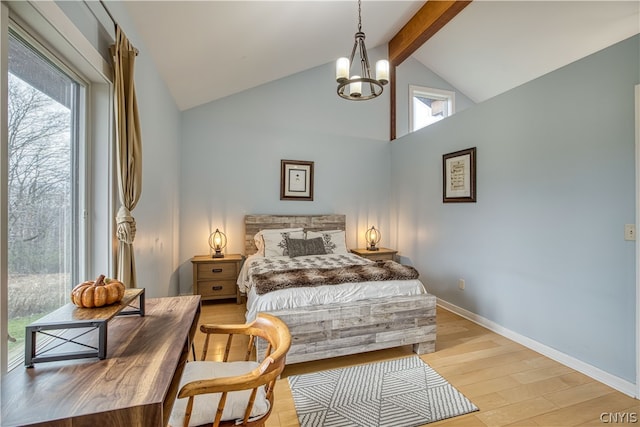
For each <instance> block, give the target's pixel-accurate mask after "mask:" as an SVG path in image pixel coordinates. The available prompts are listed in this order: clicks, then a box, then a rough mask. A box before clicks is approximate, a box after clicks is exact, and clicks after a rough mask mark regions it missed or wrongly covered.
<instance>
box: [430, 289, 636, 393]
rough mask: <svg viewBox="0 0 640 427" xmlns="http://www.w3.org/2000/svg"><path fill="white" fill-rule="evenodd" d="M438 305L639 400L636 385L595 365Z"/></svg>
mask: <svg viewBox="0 0 640 427" xmlns="http://www.w3.org/2000/svg"><path fill="white" fill-rule="evenodd" d="M437 304H438V305H439V306H440V307H442V308H444V309H445V310H448V311H451V312H452V313H455V314H457V315H459V316H461V317H464V318H465V319H467V320H470V321H472V322H473V323H476V324H478V325H480V326H482V327H485V328H487V329H489V330H490V331H492V332H495V333H496V334H498V335H502V336H503V337H505V338H509V339H510V340H512V341H515V342H517V343H518V344H521V345H523V346H525V347H527V348H530V349H531V350H533V351H536V352H538V353H540V354H542V355H544V356H546V357H548V358H550V359H553V360H555V361H556V362H558V363H562V364H563V365H565V366H568V367H569V368H571V369H575V370H576V371H578V372H581V373H583V374H585V375H587V376H589V377H591V378H593V379H594V380H596V381H600V382H601V383H603V384H606V385H608V386H609V387H611V388H614V389H616V390H618V391H619V392H621V393H624V394H626V395H627V396H631V397H633V398H636V399H638V396H637V395H636V390H637V387H636V385H635V384H633V383H631V382H629V381H627V380H624V379H622V378H620V377H617V376H615V375H612V374H610V373H608V372H605V371H603V370H602V369H600V368H596V367H595V366H593V365H590V364H588V363H585V362H583V361H581V360H578V359H576V358H575V357H572V356H569V355H567V354H565V353H562V352H560V351H558V350H555V349H553V348H551V347H548V346H546V345H544V344H541V343H539V342H538V341H535V340H532V339H531V338H527V337H525V336H523V335H520V334H518V333H516V332H513V331H512V330H510V329H507V328H505V327H503V326H501V325H499V324H497V323H495V322H493V321H491V320H489V319H486V318H484V317H482V316H479V315H477V314H475V313H473V312H471V311H469V310H466V309H464V308H461V307H458V306H457V305H454V304H451V303H449V302H447V301H444V300H442V299H440V298H438V301H437Z"/></svg>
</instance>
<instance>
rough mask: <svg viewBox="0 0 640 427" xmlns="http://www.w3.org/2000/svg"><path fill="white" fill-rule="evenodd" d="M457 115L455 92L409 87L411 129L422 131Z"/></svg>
mask: <svg viewBox="0 0 640 427" xmlns="http://www.w3.org/2000/svg"><path fill="white" fill-rule="evenodd" d="M453 113H455V92H451V91H448V90H441V89H431V88H427V87H420V86H409V129H410V130H411V132H413V131H416V130H418V129H422V128H423V127H425V126H428V125H430V124H432V123H435V122H437V121H440V120H442V119H444V118H445V117H449V116H450V115H452V114H453Z"/></svg>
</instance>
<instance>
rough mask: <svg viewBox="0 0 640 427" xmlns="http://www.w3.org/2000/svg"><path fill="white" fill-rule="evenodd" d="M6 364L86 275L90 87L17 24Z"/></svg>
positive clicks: (11, 63) (11, 59)
mask: <svg viewBox="0 0 640 427" xmlns="http://www.w3.org/2000/svg"><path fill="white" fill-rule="evenodd" d="M8 71H9V73H8V93H7V102H8V157H9V159H8V170H7V173H8V179H7V184H8V192H7V194H8V209H7V210H8V212H7V221H8V223H7V230H8V232H7V235H8V239H7V273H8V281H7V282H8V292H7V293H8V304H7V307H8V313H7V317H8V347H7V351H8V359H7V360H8V369H11V368H13V367H15V366H18V365H20V364H21V363H22V362H23V358H24V339H25V336H24V332H25V326H26V325H27V324H29V323H31V322H32V321H34V320H36V319H38V318H40V317H42V316H43V315H45V314H47V313H49V312H51V311H53V310H55V309H57V308H58V307H61V306H63V305H65V304H66V303H67V302H69V293H70V291H71V288H72V284H74V283H78V282H79V279H80V277H81V274H84V271H80V270H82V266H83V265H84V263H83V261H82V257H83V253H84V250H82V249H81V248H80V242H82V241H84V236H83V235H82V233H83V231H82V230H83V229H84V227H83V226H82V224H81V223H82V219H81V216H82V215H81V212H83V207H82V201H83V197H82V194H83V191H84V188H83V185H84V181H85V180H84V179H83V177H82V176H81V171H82V170H83V168H84V165H83V157H84V155H83V153H84V142H83V140H82V139H83V138H82V135H84V134H85V132H84V129H83V123H84V120H83V112H84V111H85V106H84V99H85V92H86V88H85V85H84V84H83V83H82V81H81V80H80V79H79V78H78V77H77V76H75V75H74V74H73V73H72V72H71V71H70V70H69V69H67V68H66V67H65V66H64V65H63V64H61V63H60V62H58V61H57V60H56V59H55V57H54V56H53V55H51V54H50V53H48V52H47V51H46V50H45V49H44V48H42V47H41V46H39V45H38V44H37V43H36V42H35V41H34V40H31V39H30V38H29V37H28V35H27V34H25V33H22V32H21V31H19V30H18V29H17V28H16V29H12V30H10V33H9V52H8Z"/></svg>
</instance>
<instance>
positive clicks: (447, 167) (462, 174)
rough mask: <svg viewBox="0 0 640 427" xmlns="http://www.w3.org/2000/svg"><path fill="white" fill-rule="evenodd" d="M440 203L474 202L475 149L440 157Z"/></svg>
mask: <svg viewBox="0 0 640 427" xmlns="http://www.w3.org/2000/svg"><path fill="white" fill-rule="evenodd" d="M442 201H443V202H444V203H461V202H475V201H476V147H473V148H467V149H466V150H460V151H456V152H453V153H449V154H443V155H442Z"/></svg>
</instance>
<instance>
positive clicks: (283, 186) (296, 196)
mask: <svg viewBox="0 0 640 427" xmlns="http://www.w3.org/2000/svg"><path fill="white" fill-rule="evenodd" d="M280 200H313V162H307V161H304V160H281V161H280Z"/></svg>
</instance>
